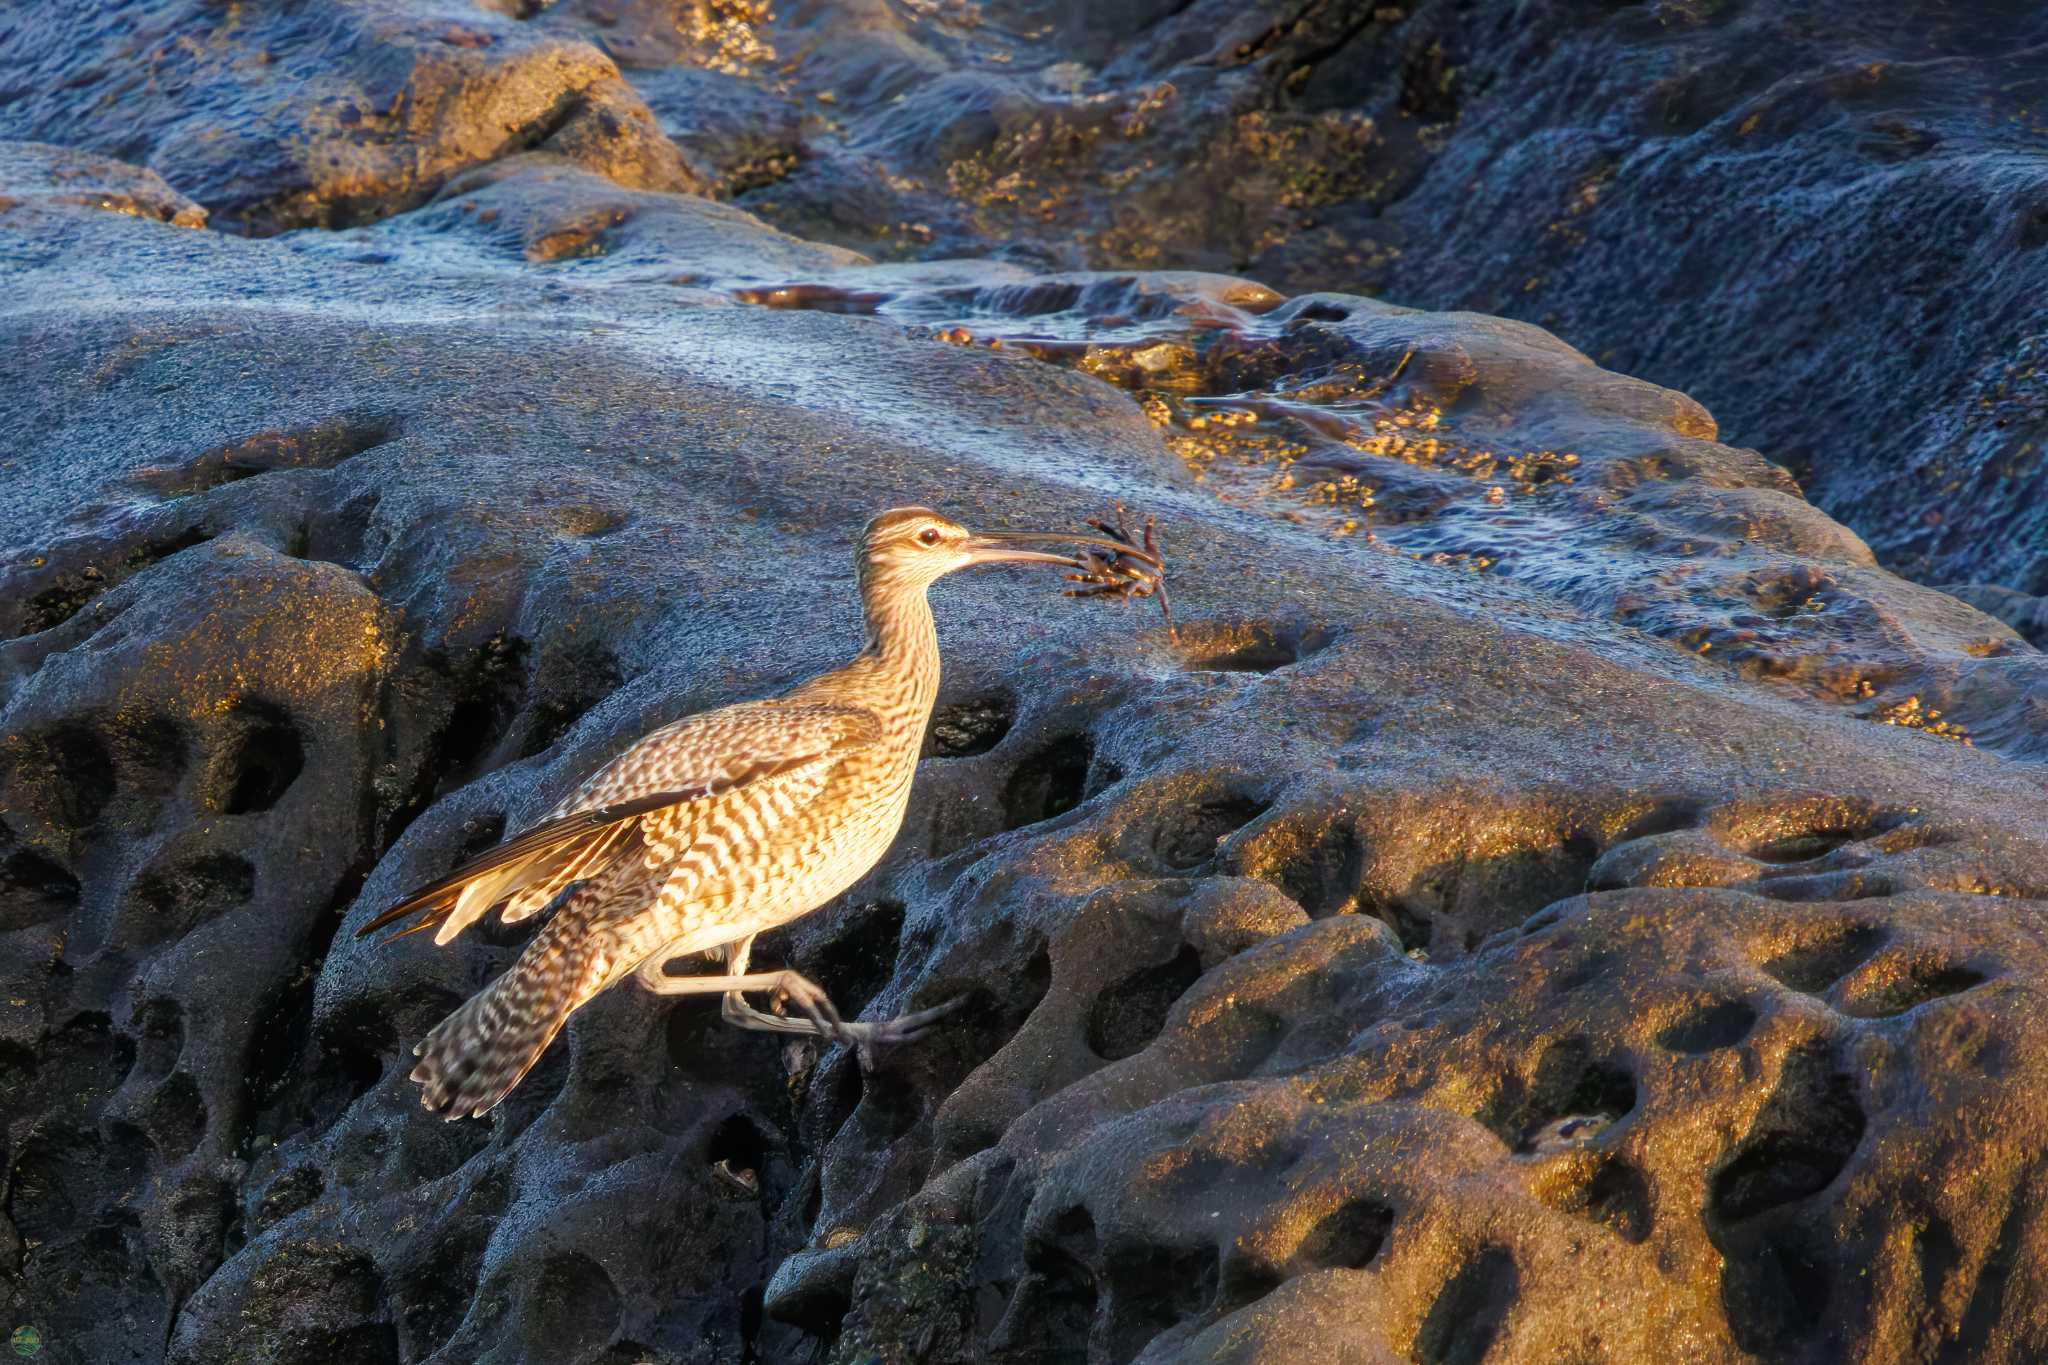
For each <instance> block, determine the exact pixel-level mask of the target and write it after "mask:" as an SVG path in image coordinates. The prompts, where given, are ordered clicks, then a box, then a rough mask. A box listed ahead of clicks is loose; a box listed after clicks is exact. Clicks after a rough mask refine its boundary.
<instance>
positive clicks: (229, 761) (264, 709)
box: [208, 703, 306, 815]
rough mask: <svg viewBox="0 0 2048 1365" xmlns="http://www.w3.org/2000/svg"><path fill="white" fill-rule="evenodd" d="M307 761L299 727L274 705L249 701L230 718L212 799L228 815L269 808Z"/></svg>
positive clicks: (214, 776) (210, 784)
mask: <svg viewBox="0 0 2048 1365" xmlns="http://www.w3.org/2000/svg"><path fill="white" fill-rule="evenodd" d="M305 766H306V748H305V742H304V741H303V740H302V739H301V738H300V736H299V729H298V726H296V725H294V724H292V722H291V720H290V718H289V717H288V716H286V714H285V713H284V712H283V711H282V710H280V709H278V708H276V707H273V706H266V705H262V704H260V703H247V704H245V705H243V706H242V707H240V708H238V709H237V711H236V712H235V714H234V716H233V717H232V718H231V720H230V722H229V738H228V741H227V744H226V746H225V747H224V748H223V750H222V752H221V754H220V756H219V758H218V759H216V760H215V765H214V771H213V773H212V775H211V777H210V780H209V782H208V787H209V789H210V796H209V804H210V805H212V806H213V808H214V809H215V810H217V811H219V812H220V813H221V814H223V815H250V814H254V813H256V812H258V811H266V810H269V809H270V808H271V807H272V806H274V805H276V804H277V802H278V799H279V798H280V797H282V796H283V795H284V794H285V792H286V791H288V790H290V788H291V785H292V783H294V782H296V781H298V779H299V774H300V773H301V772H302V771H304V769H305Z"/></svg>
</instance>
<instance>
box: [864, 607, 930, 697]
mask: <svg viewBox="0 0 2048 1365" xmlns="http://www.w3.org/2000/svg"><path fill="white" fill-rule="evenodd" d="M861 596H862V605H863V607H864V608H865V609H866V613H867V648H866V649H864V650H863V651H862V654H863V656H864V657H866V658H868V659H871V660H873V662H874V665H875V666H876V667H878V668H879V669H880V670H881V671H883V672H884V673H887V674H889V675H891V676H892V677H898V678H901V679H902V680H903V681H904V682H905V683H906V684H908V686H907V688H906V693H905V695H907V696H916V697H917V698H918V699H919V700H925V699H927V698H929V697H936V696H937V694H938V685H939V631H938V627H937V625H935V624H934V623H933V621H932V607H931V603H930V602H929V601H928V600H927V599H926V597H925V589H924V585H922V584H917V585H914V586H913V585H899V584H880V583H869V584H864V585H863V591H862V594H861Z"/></svg>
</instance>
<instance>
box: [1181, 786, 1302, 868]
mask: <svg viewBox="0 0 2048 1365" xmlns="http://www.w3.org/2000/svg"><path fill="white" fill-rule="evenodd" d="M1272 804H1273V803H1272V802H1270V801H1262V800H1259V799H1258V798H1257V797H1252V796H1226V797H1223V798H1221V799H1220V800H1215V801H1205V802H1203V803H1202V804H1200V805H1198V806H1195V807H1194V808H1193V809H1191V810H1173V811H1169V812H1168V814H1167V816H1166V818H1165V819H1164V820H1162V821H1161V823H1160V826H1159V829H1158V831H1157V832H1156V833H1155V834H1154V835H1153V839H1152V848H1153V851H1154V852H1155V853H1157V854H1158V855H1159V857H1160V860H1161V861H1162V862H1164V863H1165V864H1166V866H1167V867H1168V868H1169V869H1171V870H1173V871H1178V872H1185V871H1191V870H1193V869H1196V868H1200V867H1203V866H1205V865H1207V864H1208V863H1209V861H1210V860H1211V859H1213V858H1214V857H1215V856H1216V846H1217V845H1218V844H1220V843H1222V842H1223V840H1224V839H1225V838H1227V837H1228V836H1230V835H1231V834H1234V833H1236V832H1237V831H1238V830H1240V829H1242V828H1243V827H1244V826H1246V825H1248V824H1250V823H1251V822H1252V821H1254V820H1256V819H1258V818H1259V817H1260V816H1261V815H1264V814H1265V813H1266V811H1267V810H1268V809H1270V808H1271V806H1272Z"/></svg>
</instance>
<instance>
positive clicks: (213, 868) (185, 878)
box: [132, 853, 256, 943]
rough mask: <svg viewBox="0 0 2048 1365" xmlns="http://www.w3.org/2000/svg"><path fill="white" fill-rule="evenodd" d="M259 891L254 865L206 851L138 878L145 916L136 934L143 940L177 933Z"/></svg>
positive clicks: (158, 939)
mask: <svg viewBox="0 0 2048 1365" xmlns="http://www.w3.org/2000/svg"><path fill="white" fill-rule="evenodd" d="M255 894H256V869H255V867H254V866H253V865H251V864H250V862H249V861H248V860H247V859H246V858H240V857H237V856H236V855H235V854H232V853H208V854H203V855H201V856H199V857H196V858H190V859H187V860H185V861H184V862H180V863H174V864H172V865H171V866H169V867H165V868H152V869H151V870H150V871H147V872H145V873H143V874H142V875H141V876H140V877H138V878H136V880H135V892H134V898H135V905H136V908H137V909H138V910H139V911H140V912H141V915H142V918H141V920H140V922H139V923H136V924H134V925H133V926H132V927H133V929H134V937H135V939H136V940H137V941H138V942H142V943H161V942H164V941H165V940H168V939H173V938H179V937H182V936H183V935H185V934H188V933H190V932H191V931H192V930H194V929H196V928H198V927H199V926H200V925H201V924H204V923H206V922H207V921H208V920H210V919H214V918H216V917H218V916H220V915H224V914H226V913H227V912H228V911H230V910H232V909H234V908H235V907H236V906H239V905H246V904H248V903H249V900H250V899H251V898H252V897H253V896H254V895H255Z"/></svg>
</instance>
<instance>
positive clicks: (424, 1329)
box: [393, 1219, 491, 1360]
mask: <svg viewBox="0 0 2048 1365" xmlns="http://www.w3.org/2000/svg"><path fill="white" fill-rule="evenodd" d="M490 1240H491V1227H490V1224H488V1223H485V1222H482V1221H480V1220H476V1219H465V1220H463V1221H462V1222H460V1223H458V1224H457V1225H456V1226H455V1227H454V1228H453V1229H452V1230H451V1231H449V1232H447V1233H445V1234H443V1235H442V1236H441V1237H440V1238H438V1239H437V1240H436V1241H435V1243H434V1246H433V1249H432V1250H431V1251H429V1252H428V1253H427V1255H426V1257H425V1259H423V1260H422V1261H420V1263H419V1264H418V1266H417V1268H416V1269H414V1270H413V1271H412V1272H411V1273H409V1274H406V1275H403V1276H400V1277H398V1280H397V1284H396V1285H395V1287H394V1291H395V1292H394V1294H393V1298H394V1300H395V1306H396V1309H397V1317H398V1330H399V1334H400V1339H401V1341H402V1343H403V1344H404V1346H405V1359H407V1360H425V1359H426V1358H427V1357H428V1356H431V1355H432V1354H434V1353H435V1352H436V1351H438V1350H440V1349H441V1348H442V1347H444V1346H445V1345H447V1344H448V1342H449V1340H450V1339H451V1338H452V1337H454V1335H455V1332H456V1329H457V1328H459V1327H460V1326H461V1325H462V1319H463V1318H464V1317H465V1316H466V1315H467V1314H468V1312H469V1302H470V1300H471V1299H472V1298H474V1297H475V1296H476V1287H477V1282H478V1278H479V1275H480V1273H481V1271H482V1269H483V1261H484V1249H485V1247H486V1246H487V1245H488V1244H489V1242H490Z"/></svg>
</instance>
